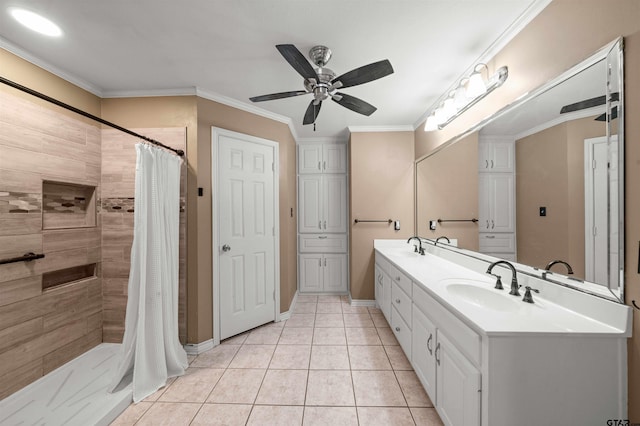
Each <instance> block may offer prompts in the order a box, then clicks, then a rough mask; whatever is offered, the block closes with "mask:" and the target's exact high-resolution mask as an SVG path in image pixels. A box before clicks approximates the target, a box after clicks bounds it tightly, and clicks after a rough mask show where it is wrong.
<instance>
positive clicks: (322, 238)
mask: <svg viewBox="0 0 640 426" xmlns="http://www.w3.org/2000/svg"><path fill="white" fill-rule="evenodd" d="M318 238H319V239H321V240H325V239H327V236H326V235H320V236H319V237H318Z"/></svg>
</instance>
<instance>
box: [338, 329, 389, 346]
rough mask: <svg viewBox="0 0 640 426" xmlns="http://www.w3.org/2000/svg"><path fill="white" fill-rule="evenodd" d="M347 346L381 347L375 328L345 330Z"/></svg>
mask: <svg viewBox="0 0 640 426" xmlns="http://www.w3.org/2000/svg"><path fill="white" fill-rule="evenodd" d="M344 331H345V333H346V335H347V344H349V345H382V342H381V341H380V337H378V332H377V331H376V329H375V328H346V329H345V330H344Z"/></svg>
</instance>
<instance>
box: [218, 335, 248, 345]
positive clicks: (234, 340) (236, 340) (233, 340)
mask: <svg viewBox="0 0 640 426" xmlns="http://www.w3.org/2000/svg"><path fill="white" fill-rule="evenodd" d="M248 335H249V333H242V334H238V335H237V336H233V337H229V338H228V339H224V340H223V341H221V342H220V344H221V345H241V344H243V343H244V341H245V340H247V336H248Z"/></svg>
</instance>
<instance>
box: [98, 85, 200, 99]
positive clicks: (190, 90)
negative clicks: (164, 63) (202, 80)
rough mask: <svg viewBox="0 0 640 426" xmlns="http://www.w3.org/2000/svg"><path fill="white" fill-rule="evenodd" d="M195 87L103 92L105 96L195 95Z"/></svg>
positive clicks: (151, 96) (152, 96)
mask: <svg viewBox="0 0 640 426" xmlns="http://www.w3.org/2000/svg"><path fill="white" fill-rule="evenodd" d="M195 95H196V88H195V87H175V88H171V89H153V90H108V91H104V92H103V96H102V97H103V98H105V99H107V98H154V97H160V96H195Z"/></svg>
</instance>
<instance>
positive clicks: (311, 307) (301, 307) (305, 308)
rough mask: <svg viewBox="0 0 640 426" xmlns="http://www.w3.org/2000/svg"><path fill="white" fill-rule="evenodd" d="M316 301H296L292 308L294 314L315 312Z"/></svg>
mask: <svg viewBox="0 0 640 426" xmlns="http://www.w3.org/2000/svg"><path fill="white" fill-rule="evenodd" d="M316 305H317V304H316V303H300V302H296V306H295V307H294V308H293V313H294V314H315V313H316Z"/></svg>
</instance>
